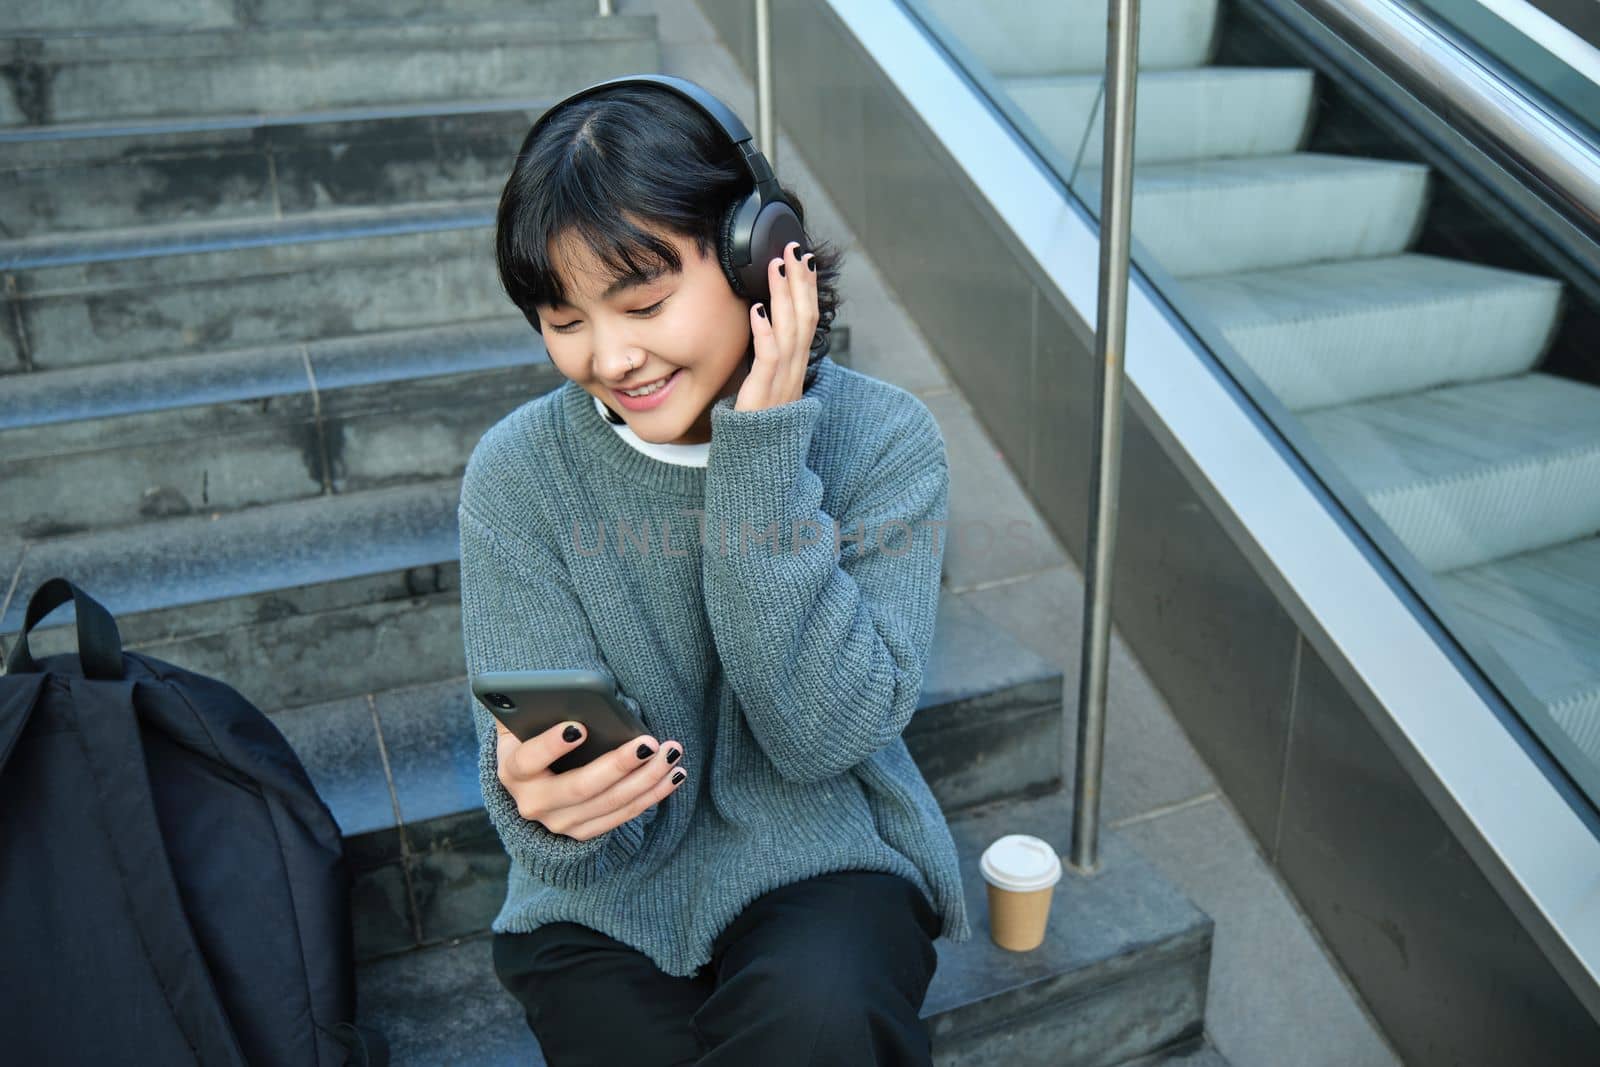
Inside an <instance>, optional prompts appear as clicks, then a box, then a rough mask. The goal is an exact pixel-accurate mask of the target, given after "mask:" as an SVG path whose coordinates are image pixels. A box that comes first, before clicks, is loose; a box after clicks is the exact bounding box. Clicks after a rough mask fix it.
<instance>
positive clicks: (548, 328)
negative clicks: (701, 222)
mask: <svg viewBox="0 0 1600 1067" xmlns="http://www.w3.org/2000/svg"><path fill="white" fill-rule="evenodd" d="M632 221H634V222H636V223H637V222H638V220H632ZM655 232H657V233H658V234H659V236H660V237H661V238H662V239H663V240H665V241H668V242H670V243H671V244H672V245H673V247H675V248H676V249H677V250H678V255H679V256H680V257H682V261H683V270H682V271H680V272H677V273H663V274H661V275H659V276H657V277H655V278H652V279H640V278H622V279H612V278H609V277H606V276H604V275H603V274H602V273H601V271H602V270H603V267H602V266H601V265H600V264H599V263H598V261H597V260H596V258H595V256H594V255H593V253H592V252H590V251H589V249H588V248H587V247H584V246H583V245H582V244H581V242H579V241H577V240H575V239H572V237H571V232H570V231H569V232H568V234H566V235H563V239H562V240H561V241H559V242H558V243H556V244H554V245H553V246H552V247H551V249H550V255H551V258H552V259H553V260H554V261H555V266H556V268H557V270H559V271H560V272H561V275H562V277H564V278H567V279H570V281H571V284H570V286H569V292H568V293H567V300H568V303H564V304H560V305H557V306H554V307H539V308H537V309H535V310H537V311H538V313H539V321H540V324H541V326H542V327H543V330H542V332H543V335H544V343H545V348H546V349H548V350H549V352H550V359H551V360H552V361H553V362H554V363H555V365H556V369H557V370H559V371H560V372H561V373H562V374H564V375H565V376H566V377H568V378H570V379H572V380H573V381H574V382H577V383H578V384H579V385H581V386H582V387H583V388H584V389H585V390H586V391H587V392H589V393H590V394H591V395H593V396H596V397H598V398H599V399H600V402H601V403H603V404H605V405H606V406H607V407H608V408H610V409H611V410H612V411H614V412H616V413H617V414H618V415H620V416H622V418H623V419H624V420H626V422H627V424H628V426H629V428H630V429H632V430H633V432H634V433H636V434H638V435H639V437H640V438H641V439H642V440H645V441H650V442H652V443H654V444H685V445H686V444H704V443H705V442H707V441H710V440H711V406H712V404H714V403H715V402H716V401H717V400H718V399H720V398H721V397H723V396H732V395H734V394H736V393H737V392H738V389H739V386H740V385H741V384H743V382H744V377H745V374H746V373H748V371H749V367H750V364H749V362H748V361H747V360H746V357H747V356H751V355H753V354H754V347H753V338H752V337H751V334H750V305H749V303H748V302H747V301H745V300H744V299H743V298H742V297H740V296H739V295H737V294H736V293H735V292H734V291H733V287H732V286H730V285H729V284H728V279H727V278H726V277H725V276H724V275H723V273H722V266H721V264H719V263H718V262H717V261H716V259H714V258H712V257H708V256H702V255H701V254H700V252H699V250H698V249H697V248H695V244H694V241H693V240H691V239H688V238H683V237H679V236H677V235H676V234H670V233H662V232H660V231H655ZM658 379H670V380H668V381H667V382H666V383H665V384H666V389H665V390H663V391H662V392H661V393H658V394H657V395H656V396H652V397H646V398H640V399H633V398H630V397H627V396H624V395H622V393H621V390H623V389H624V388H628V389H632V388H634V387H637V386H642V385H648V384H649V383H651V382H654V381H657V380H658Z"/></svg>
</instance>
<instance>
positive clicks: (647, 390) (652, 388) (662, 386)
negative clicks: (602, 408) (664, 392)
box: [622, 371, 678, 396]
mask: <svg viewBox="0 0 1600 1067" xmlns="http://www.w3.org/2000/svg"><path fill="white" fill-rule="evenodd" d="M676 373H678V372H677V371H673V372H672V374H676ZM672 374H669V375H667V376H666V377H665V378H663V379H661V381H659V382H657V383H656V384H654V385H647V386H645V387H644V388H643V389H640V390H637V391H635V392H632V393H630V392H628V390H626V389H624V390H622V395H623V396H649V395H650V394H651V393H653V392H655V391H656V390H657V389H665V388H666V386H667V383H668V382H670V381H671V380H672Z"/></svg>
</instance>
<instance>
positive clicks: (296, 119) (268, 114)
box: [0, 97, 556, 145]
mask: <svg viewBox="0 0 1600 1067" xmlns="http://www.w3.org/2000/svg"><path fill="white" fill-rule="evenodd" d="M555 103H556V98H554V97H533V98H517V97H507V98H502V99H495V100H444V101H438V102H432V103H429V102H420V103H400V104H367V105H361V106H352V107H344V108H329V109H327V110H323V111H255V112H239V113H235V114H231V115H193V116H182V117H178V118H150V119H137V118H130V119H113V120H109V121H103V120H94V121H85V122H61V123H53V124H48V125H42V126H8V127H0V145H4V144H23V143H30V142H36V141H73V140H88V139H93V138H100V137H107V138H109V137H154V136H170V135H173V134H184V133H210V132H213V131H218V130H249V129H263V128H267V127H280V126H318V125H325V124H326V125H332V124H335V123H354V122H382V121H386V120H392V119H421V118H440V117H444V116H450V115H483V114H496V113H499V112H506V111H538V112H541V113H542V112H544V111H546V110H548V109H549V108H550V107H551V106H552V105H553V104H555Z"/></svg>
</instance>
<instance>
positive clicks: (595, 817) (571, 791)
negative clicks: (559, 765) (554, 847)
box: [494, 720, 688, 841]
mask: <svg viewBox="0 0 1600 1067" xmlns="http://www.w3.org/2000/svg"><path fill="white" fill-rule="evenodd" d="M494 725H495V729H496V730H497V731H499V735H500V736H499V737H498V738H497V740H496V744H497V746H498V747H497V749H496V752H495V754H496V758H497V762H498V764H499V767H498V771H499V776H500V784H501V785H503V786H505V787H506V792H508V793H510V794H511V799H513V800H515V801H516V802H517V812H518V814H520V815H521V816H522V817H523V818H524V819H530V820H537V821H538V822H539V823H540V824H541V825H542V826H543V827H544V828H545V829H546V830H549V831H550V832H551V833H553V834H562V835H564V836H566V837H571V838H574V839H576V840H578V841H587V840H589V839H590V838H591V837H598V836H599V835H601V834H603V833H605V832H606V831H607V830H610V829H612V828H613V827H616V826H621V825H622V824H623V823H625V822H627V821H628V820H629V819H632V818H634V817H636V816H638V815H640V814H642V813H643V812H644V810H645V809H646V808H648V807H649V806H650V805H652V804H655V803H657V802H658V801H660V800H661V799H662V798H663V797H665V796H666V795H667V794H669V793H671V792H673V791H674V790H676V789H677V788H678V784H677V783H675V782H673V781H672V779H673V778H674V777H680V776H678V775H677V769H676V768H675V767H674V766H673V764H672V763H669V762H668V760H667V757H668V756H669V755H672V759H673V760H674V761H676V760H677V758H678V757H677V755H674V753H682V751H683V746H682V745H680V744H678V743H677V742H675V741H668V742H667V743H666V744H665V745H661V744H658V743H657V742H656V739H655V738H654V737H651V736H650V735H649V734H640V735H639V736H638V737H635V738H634V739H633V740H631V741H629V742H628V743H627V744H624V745H621V746H619V747H617V748H615V749H612V750H611V751H610V752H607V753H606V754H605V755H603V756H601V757H599V758H598V759H593V760H590V761H589V762H588V763H586V764H584V765H583V766H582V767H574V768H572V769H571V770H569V771H562V772H560V773H557V772H554V771H552V770H550V765H551V764H552V763H554V762H555V761H556V760H558V759H560V758H561V757H562V756H565V755H566V754H567V753H568V752H571V751H572V750H573V749H575V748H577V747H578V746H579V745H581V744H583V740H584V738H583V736H580V737H579V738H578V739H577V740H576V741H564V740H562V738H561V732H562V731H563V730H565V729H566V728H567V726H568V724H567V723H565V722H558V723H556V724H555V725H554V726H552V727H550V729H548V730H546V731H545V732H544V733H541V734H535V735H534V736H533V737H530V738H528V739H527V740H526V741H519V740H517V735H516V734H514V733H512V732H511V731H510V730H508V729H506V727H505V724H504V723H501V722H499V721H498V720H496V722H495V724H494ZM578 728H579V729H580V730H582V729H584V728H583V726H582V725H581V724H579V727H578ZM585 736H586V734H585ZM640 745H646V746H648V747H649V749H650V751H649V752H648V753H646V755H645V756H644V757H642V758H641V757H640V756H639V751H640V748H639V746H640ZM681 777H684V778H687V777H688V775H687V774H684V775H682V776H681Z"/></svg>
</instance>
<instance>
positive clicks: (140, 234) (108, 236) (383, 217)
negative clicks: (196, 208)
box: [0, 197, 496, 271]
mask: <svg viewBox="0 0 1600 1067" xmlns="http://www.w3.org/2000/svg"><path fill="white" fill-rule="evenodd" d="M495 207H496V198H494V197H473V198H471V199H467V200H443V201H436V202H427V203H405V204H385V205H383V206H381V207H359V208H347V209H341V210H337V211H331V210H330V211H318V212H307V213H302V214H299V215H292V216H287V217H285V218H281V219H267V218H248V219H229V220H206V221H201V222H194V223H164V224H161V225H156V226H132V227H128V228H125V229H116V230H91V231H88V232H81V233H80V232H72V233H63V234H43V235H40V236H36V237H23V238H19V239H17V240H12V241H0V270H3V271H24V270H37V269H40V268H48V267H65V266H72V265H75V264H81V263H100V262H105V261H108V260H126V259H148V258H153V257H156V256H182V255H192V254H195V253H201V252H226V251H232V250H234V249H242V248H257V247H261V246H263V245H283V244H300V243H306V242H313V241H350V240H360V239H363V238H369V237H394V236H401V235H405V234H415V233H432V232H436V231H439V230H466V229H481V228H487V227H490V226H493V225H494V216H495Z"/></svg>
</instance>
